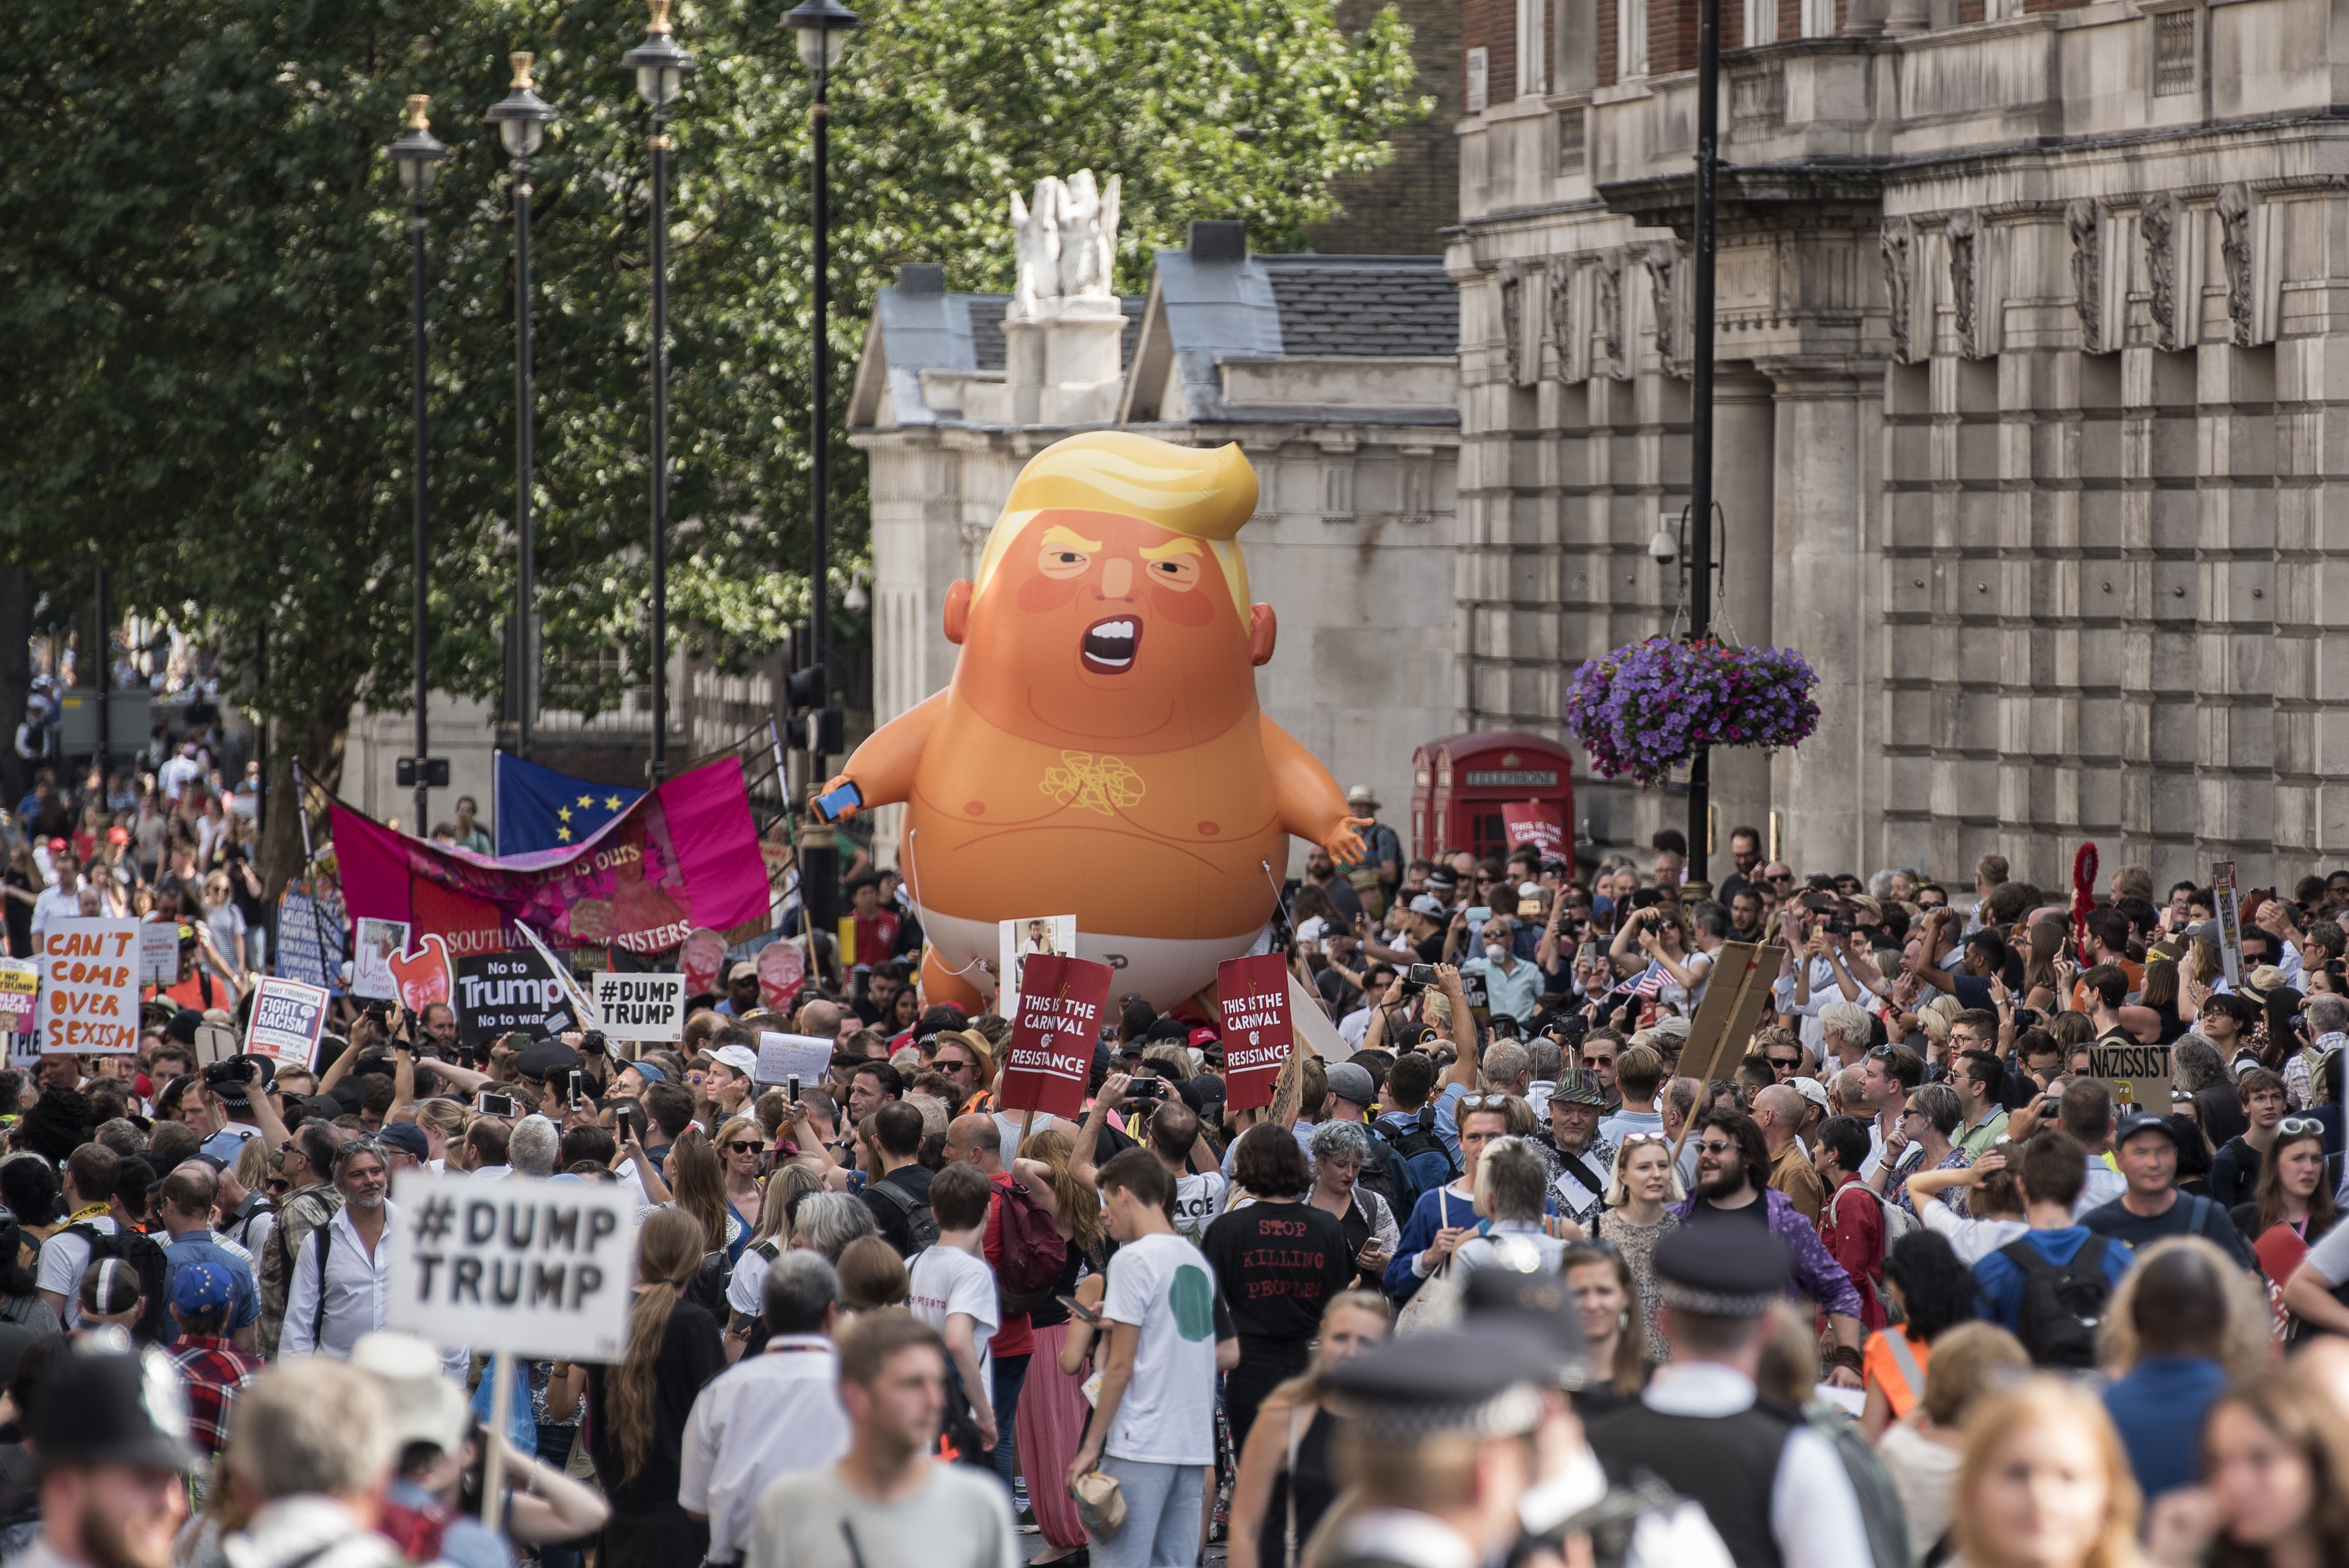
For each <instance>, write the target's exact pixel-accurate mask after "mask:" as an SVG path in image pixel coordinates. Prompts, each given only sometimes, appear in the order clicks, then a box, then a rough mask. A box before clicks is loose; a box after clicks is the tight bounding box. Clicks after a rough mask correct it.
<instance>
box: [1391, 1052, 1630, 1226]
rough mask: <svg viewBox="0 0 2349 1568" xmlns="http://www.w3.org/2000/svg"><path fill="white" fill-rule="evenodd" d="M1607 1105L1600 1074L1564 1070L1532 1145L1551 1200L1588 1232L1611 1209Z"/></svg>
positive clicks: (1612, 1160) (1611, 1162) (1612, 1157)
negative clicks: (1602, 1128)
mask: <svg viewBox="0 0 2349 1568" xmlns="http://www.w3.org/2000/svg"><path fill="white" fill-rule="evenodd" d="M1606 1106H1607V1088H1606V1086H1605V1085H1603V1084H1601V1083H1600V1082H1599V1078H1598V1076H1597V1075H1596V1074H1594V1073H1587V1072H1584V1071H1583V1070H1582V1069H1581V1068H1562V1069H1560V1071H1559V1073H1558V1075H1557V1081H1556V1082H1555V1083H1554V1084H1553V1085H1552V1086H1551V1088H1550V1092H1549V1100H1548V1103H1547V1105H1545V1106H1544V1107H1543V1108H1542V1109H1541V1110H1540V1111H1537V1112H1536V1113H1535V1114H1536V1115H1537V1116H1538V1115H1543V1114H1544V1113H1547V1117H1546V1119H1547V1123H1548V1125H1547V1126H1545V1127H1541V1128H1537V1129H1536V1130H1535V1132H1534V1136H1533V1145H1534V1151H1535V1152H1536V1153H1537V1154H1539V1155H1540V1156H1541V1160H1542V1163H1543V1164H1544V1165H1545V1166H1546V1167H1547V1169H1548V1172H1549V1191H1550V1198H1551V1201H1552V1202H1556V1203H1557V1212H1559V1213H1561V1214H1563V1215H1565V1216H1566V1217H1567V1218H1568V1219H1569V1220H1572V1221H1573V1222H1575V1223H1576V1224H1578V1225H1580V1226H1581V1227H1582V1228H1583V1230H1584V1231H1585V1232H1586V1233H1588V1232H1590V1231H1592V1230H1594V1229H1595V1228H1596V1227H1597V1225H1598V1223H1599V1215H1600V1214H1601V1213H1602V1212H1605V1210H1606V1208H1607V1182H1608V1178H1609V1172H1610V1171H1613V1169H1614V1167H1615V1145H1614V1144H1612V1143H1610V1142H1609V1141H1608V1140H1606V1139H1604V1138H1601V1137H1599V1113H1600V1112H1601V1111H1603V1110H1604V1109H1606ZM1404 1212H1409V1211H1407V1210H1406V1211H1404Z"/></svg>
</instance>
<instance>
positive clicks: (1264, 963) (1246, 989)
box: [1216, 953, 1297, 1110]
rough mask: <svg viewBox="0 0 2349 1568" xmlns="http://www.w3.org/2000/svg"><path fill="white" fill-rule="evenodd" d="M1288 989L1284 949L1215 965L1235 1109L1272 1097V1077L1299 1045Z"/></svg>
mask: <svg viewBox="0 0 2349 1568" xmlns="http://www.w3.org/2000/svg"><path fill="white" fill-rule="evenodd" d="M1288 989H1289V987H1288V957H1287V955H1286V954H1279V953H1260V954H1257V955H1256V956H1254V957H1252V958H1226V959H1225V960H1224V961H1223V962H1222V963H1221V964H1218V965H1216V1010H1217V1011H1218V1012H1220V1013H1221V1014H1222V1015H1223V1030H1222V1034H1223V1041H1224V1085H1225V1089H1226V1104H1228V1105H1229V1106H1230V1107H1231V1109H1234V1110H1247V1109H1252V1108H1254V1107H1256V1106H1259V1105H1270V1104H1271V1103H1272V1086H1273V1081H1274V1080H1275V1079H1276V1078H1279V1077H1280V1068H1281V1064H1282V1063H1284V1062H1286V1061H1288V1053H1289V1052H1290V1051H1291V1050H1293V1049H1295V1048H1296V1040H1297V1032H1296V1030H1295V1029H1294V1028H1293V1027H1292V1026H1291V1025H1290V1022H1289V1017H1290V1014H1289V1009H1288Z"/></svg>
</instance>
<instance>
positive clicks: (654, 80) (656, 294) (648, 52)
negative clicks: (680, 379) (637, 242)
mask: <svg viewBox="0 0 2349 1568" xmlns="http://www.w3.org/2000/svg"><path fill="white" fill-rule="evenodd" d="M652 7H653V18H652V25H651V26H649V27H648V28H647V29H646V31H645V41H644V42H643V43H642V44H640V45H638V46H636V47H635V48H633V49H630V50H629V51H628V52H627V53H626V54H625V55H622V56H621V57H620V64H621V65H622V66H624V67H628V68H629V69H631V70H634V71H635V72H636V91H637V92H638V93H639V94H640V95H642V97H643V98H644V100H645V101H646V102H647V103H648V104H650V105H652V108H653V139H652V149H653V222H652V229H653V366H652V369H653V485H652V489H653V660H652V665H653V667H652V676H653V755H652V781H653V782H654V783H655V784H658V783H659V782H660V781H661V780H662V779H665V778H667V776H668V106H669V105H670V104H672V103H675V102H676V101H677V95H678V93H680V92H682V91H684V90H685V74H686V72H688V71H689V70H691V69H693V57H692V56H691V55H688V54H687V53H686V52H685V51H684V50H683V49H680V48H678V46H677V40H676V39H675V38H672V37H670V36H669V30H668V9H669V0H652Z"/></svg>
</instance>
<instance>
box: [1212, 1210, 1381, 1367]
mask: <svg viewBox="0 0 2349 1568" xmlns="http://www.w3.org/2000/svg"><path fill="white" fill-rule="evenodd" d="M1200 1240H1201V1243H1202V1246H1201V1250H1202V1251H1203V1252H1205V1253H1206V1254H1207V1261H1208V1262H1209V1263H1211V1264H1214V1265H1215V1268H1216V1286H1217V1287H1218V1288H1219V1289H1220V1290H1221V1291H1222V1293H1223V1297H1224V1300H1225V1302H1226V1304H1227V1305H1229V1306H1230V1308H1231V1313H1232V1326H1233V1327H1234V1328H1236V1329H1237V1330H1238V1331H1239V1336H1240V1338H1241V1340H1242V1342H1244V1343H1245V1342H1246V1341H1247V1340H1250V1339H1284V1340H1297V1341H1302V1340H1308V1339H1310V1338H1312V1337H1313V1336H1314V1334H1315V1333H1316V1332H1317V1331H1318V1330H1319V1327H1320V1324H1321V1308H1322V1305H1324V1304H1325V1303H1327V1302H1328V1301H1329V1299H1330V1297H1331V1296H1333V1295H1337V1294H1338V1293H1339V1292H1340V1291H1341V1290H1344V1289H1345V1288H1346V1287H1347V1286H1348V1285H1350V1284H1353V1282H1354V1265H1353V1262H1352V1260H1351V1259H1350V1258H1349V1257H1348V1256H1347V1254H1346V1233H1345V1230H1344V1228H1343V1227H1342V1226H1340V1223H1339V1222H1338V1218H1337V1216H1336V1215H1334V1214H1325V1213H1323V1212H1321V1211H1320V1210H1319V1209H1316V1208H1314V1207H1313V1206H1312V1205H1311V1204H1310V1203H1308V1202H1303V1201H1301V1200H1300V1201H1299V1202H1294V1203H1268V1202H1256V1203H1250V1204H1249V1205H1248V1206H1247V1207H1246V1208H1244V1209H1236V1210H1234V1211H1232V1212H1229V1213H1226V1214H1225V1215H1223V1216H1222V1217H1220V1218H1218V1219H1217V1220H1216V1222H1214V1223H1213V1224H1210V1225H1209V1226H1208V1227H1207V1233H1206V1235H1205V1236H1203V1237H1202V1238H1200Z"/></svg>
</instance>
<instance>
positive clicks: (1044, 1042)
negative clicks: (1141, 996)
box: [1000, 953, 1111, 1117]
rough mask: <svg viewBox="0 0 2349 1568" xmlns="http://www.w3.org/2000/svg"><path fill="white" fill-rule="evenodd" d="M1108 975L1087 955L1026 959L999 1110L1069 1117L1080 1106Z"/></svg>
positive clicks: (1104, 967) (1046, 955)
mask: <svg viewBox="0 0 2349 1568" xmlns="http://www.w3.org/2000/svg"><path fill="white" fill-rule="evenodd" d="M1110 980H1111V970H1110V966H1109V965H1106V964H1095V963H1093V962H1092V960H1091V959H1088V958H1063V957H1061V955H1060V954H1050V953H1039V954H1033V955H1031V956H1030V958H1029V959H1028V960H1027V962H1026V968H1025V969H1024V970H1023V971H1022V972H1021V975H1020V979H1019V1014H1018V1016H1015V1017H1014V1018H1013V1019H1012V1021H1011V1038H1010V1041H1009V1051H1008V1052H1007V1053H1006V1055H1005V1057H1004V1062H1003V1097H1002V1099H1001V1101H1000V1104H1001V1105H1002V1108H1003V1109H1006V1110H1040V1111H1046V1112H1049V1113H1050V1114H1051V1115H1053V1116H1067V1117H1073V1116H1075V1115H1076V1114H1077V1113H1078V1112H1079V1111H1080V1110H1081V1109H1083V1108H1084V1103H1085V1083H1086V1080H1087V1079H1088V1078H1090V1077H1091V1075H1092V1066H1093V1049H1094V1047H1096V1046H1098V1045H1099V1044H1100V1043H1101V1023H1102V1012H1103V1011H1104V1010H1105V1009H1107V1007H1108V1006H1109V986H1110Z"/></svg>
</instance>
